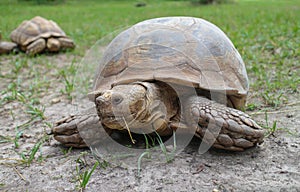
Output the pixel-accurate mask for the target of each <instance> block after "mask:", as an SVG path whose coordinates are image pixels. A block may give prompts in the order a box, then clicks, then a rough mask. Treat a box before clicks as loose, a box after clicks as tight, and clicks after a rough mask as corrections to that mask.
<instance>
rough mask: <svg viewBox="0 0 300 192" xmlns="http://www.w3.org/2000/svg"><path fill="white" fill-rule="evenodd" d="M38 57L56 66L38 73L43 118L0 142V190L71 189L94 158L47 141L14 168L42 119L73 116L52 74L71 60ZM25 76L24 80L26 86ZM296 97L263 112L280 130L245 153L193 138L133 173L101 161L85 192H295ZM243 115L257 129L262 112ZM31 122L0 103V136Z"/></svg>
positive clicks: (37, 135) (6, 66)
mask: <svg viewBox="0 0 300 192" xmlns="http://www.w3.org/2000/svg"><path fill="white" fill-rule="evenodd" d="M8 58H10V57H2V58H0V59H1V60H0V61H1V63H0V67H1V73H2V75H4V74H9V73H10V71H11V68H10V67H11V66H10V62H9V61H8ZM45 59H46V60H47V61H48V62H52V63H53V64H54V65H57V66H56V67H55V68H53V69H52V70H50V71H47V70H46V71H45V73H43V74H44V76H45V77H47V78H48V79H49V80H50V81H51V85H50V87H48V89H47V90H46V91H43V92H42V93H40V95H39V99H40V102H41V104H42V105H44V106H45V113H44V115H45V120H36V121H35V122H33V123H32V124H31V126H30V127H29V128H27V129H25V130H24V131H23V134H22V135H21V137H20V139H19V140H18V143H19V147H18V148H16V147H15V144H14V142H13V141H7V142H0V191H39V192H40V191H77V190H78V184H79V182H78V177H79V175H80V173H82V172H83V171H84V170H90V169H91V167H92V166H93V165H94V163H95V162H96V160H97V159H96V158H95V157H94V156H93V155H92V154H91V152H90V151H89V150H88V149H71V150H70V151H68V148H65V147H63V146H61V145H60V144H59V143H58V142H56V141H55V140H54V139H53V138H52V136H50V137H49V138H48V139H47V140H46V141H45V142H44V143H43V144H42V146H41V147H40V148H39V150H38V152H37V153H36V155H35V159H34V160H33V161H32V163H31V164H30V165H26V164H22V163H21V162H22V161H20V160H21V157H20V154H21V153H22V152H24V151H30V150H31V149H32V148H33V146H34V145H35V144H36V143H37V141H38V140H39V139H41V138H42V137H44V136H45V135H46V133H47V132H50V128H49V127H48V126H46V125H45V122H52V123H53V122H55V121H56V120H58V119H60V118H61V117H64V116H68V115H69V114H70V113H72V112H74V106H73V105H72V104H71V102H70V101H69V100H68V99H67V97H66V96H65V95H63V94H61V92H60V90H61V89H63V88H64V84H63V83H62V81H60V80H59V79H58V78H57V76H55V74H56V71H57V70H58V69H59V68H63V67H66V66H68V65H70V62H71V61H72V60H73V59H74V58H72V57H70V56H69V57H68V56H65V55H64V54H59V55H52V56H47V57H45ZM29 67H34V66H32V65H29ZM35 67H38V68H41V70H44V69H43V66H42V64H39V63H37V64H36V66H35ZM26 70H28V69H24V71H26ZM24 73H25V72H24ZM31 78H32V77H28V78H27V79H26V80H24V82H23V83H24V84H26V83H30V80H31ZM10 81H11V80H9V79H5V78H1V81H0V88H1V89H4V88H6V87H7V86H8V84H9V82H10ZM298 96H299V95H291V96H289V103H290V104H287V105H285V106H281V107H280V108H276V109H274V108H270V109H269V113H268V122H269V123H270V124H271V125H270V126H272V123H273V122H274V121H276V122H277V125H276V127H278V128H282V129H278V130H276V131H275V133H274V134H272V135H270V136H268V137H267V138H265V142H264V143H263V144H262V145H260V146H258V147H255V148H252V149H249V150H247V151H245V152H236V153H233V152H225V151H219V150H214V149H211V150H209V151H208V152H206V153H204V154H198V153H197V142H199V140H195V141H193V142H192V143H191V144H190V146H189V147H188V148H187V149H186V150H185V151H183V152H181V153H180V154H179V155H178V156H176V157H175V159H174V160H173V161H172V162H169V163H166V162H155V163H151V164H146V163H145V164H143V163H142V169H141V171H140V174H139V175H138V163H136V167H123V166H114V165H105V164H104V163H102V164H101V166H99V167H97V169H96V170H95V172H94V173H93V174H92V176H91V178H90V180H89V183H88V185H87V188H86V189H85V191H116V192H117V191H118V192H119V191H215V192H216V191H223V192H225V191H280V192H283V191H288V192H297V191H300V163H299V162H300V139H299V135H300V113H299V111H300V104H299V97H298ZM250 99H251V103H254V102H260V100H259V98H252V97H251V96H250ZM248 113H249V114H252V117H253V118H254V119H255V120H256V121H257V122H258V123H259V124H261V125H265V124H266V121H265V114H264V113H261V112H260V111H259V109H257V110H256V111H251V112H248ZM30 117H31V116H29V115H28V114H26V113H24V105H23V104H21V103H20V102H17V101H12V102H7V103H4V105H3V106H1V108H0V136H5V137H7V138H12V139H13V138H15V136H16V129H15V128H16V126H18V125H21V124H23V123H24V122H26V121H28V120H29V119H30ZM25 154H27V153H25ZM76 168H78V170H79V173H78V172H77V171H76Z"/></svg>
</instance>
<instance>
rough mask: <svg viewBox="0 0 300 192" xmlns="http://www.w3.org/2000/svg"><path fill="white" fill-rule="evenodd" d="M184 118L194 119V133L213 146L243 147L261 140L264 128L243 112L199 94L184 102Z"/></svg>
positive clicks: (248, 146)
mask: <svg viewBox="0 0 300 192" xmlns="http://www.w3.org/2000/svg"><path fill="white" fill-rule="evenodd" d="M185 113H186V118H187V122H188V121H194V122H195V121H197V122H198V123H197V124H198V127H197V128H196V135H197V136H199V137H200V138H202V140H203V141H204V142H206V143H208V144H210V145H212V146H213V147H215V148H219V149H225V150H231V151H243V150H244V149H246V148H250V147H253V146H255V145H256V144H260V143H262V142H263V138H264V130H262V128H261V127H260V126H259V125H257V123H255V121H253V120H252V119H251V118H250V117H249V116H248V115H247V114H246V113H244V112H242V111H239V110H237V109H233V108H229V107H227V106H225V105H222V104H220V103H217V102H214V101H211V100H209V99H207V98H204V97H201V96H193V97H190V98H189V99H188V101H187V103H186V104H185Z"/></svg>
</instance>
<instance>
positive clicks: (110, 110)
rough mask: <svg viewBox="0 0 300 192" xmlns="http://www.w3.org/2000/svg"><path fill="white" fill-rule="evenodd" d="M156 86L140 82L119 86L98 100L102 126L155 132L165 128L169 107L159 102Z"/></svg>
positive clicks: (98, 97) (97, 105) (137, 131)
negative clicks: (154, 130) (167, 108)
mask: <svg viewBox="0 0 300 192" xmlns="http://www.w3.org/2000/svg"><path fill="white" fill-rule="evenodd" d="M158 96H159V89H158V88H157V87H155V84H152V83H146V82H138V83H134V84H126V85H116V86H114V87H113V88H112V89H110V90H107V91H104V92H102V93H101V94H100V95H99V96H97V97H96V99H95V104H96V108H97V112H98V116H99V117H100V120H101V123H102V124H103V125H105V126H106V127H108V128H110V129H118V130H123V129H130V130H131V131H133V132H135V133H149V132H153V125H154V127H155V129H156V128H160V127H161V126H165V125H166V122H167V121H166V114H167V111H166V107H164V105H162V102H161V101H160V100H159V99H158Z"/></svg>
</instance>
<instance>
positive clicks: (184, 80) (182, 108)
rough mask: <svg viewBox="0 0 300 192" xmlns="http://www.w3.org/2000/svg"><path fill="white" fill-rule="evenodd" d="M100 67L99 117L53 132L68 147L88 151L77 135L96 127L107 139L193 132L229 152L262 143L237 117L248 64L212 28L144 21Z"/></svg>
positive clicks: (80, 118) (74, 119)
mask: <svg viewBox="0 0 300 192" xmlns="http://www.w3.org/2000/svg"><path fill="white" fill-rule="evenodd" d="M99 62H100V68H99V71H98V72H97V75H96V78H95V80H94V88H93V91H92V92H91V93H90V94H89V96H90V97H89V98H90V99H91V101H93V102H94V104H95V105H94V107H95V109H96V110H95V113H94V114H85V113H82V114H78V115H75V116H70V117H67V118H65V119H62V120H60V121H58V122H57V123H56V125H55V126H54V128H53V129H52V133H53V134H54V138H55V139H56V140H57V141H59V142H61V143H63V144H64V145H66V146H74V147H84V146H86V136H84V139H83V138H82V137H81V136H83V135H80V134H82V133H83V132H84V131H78V128H79V126H81V127H83V130H87V131H88V130H89V129H92V128H90V126H89V125H91V124H95V122H98V125H99V128H101V129H102V128H104V129H105V130H106V132H107V133H108V134H113V133H114V132H121V133H122V132H123V133H124V134H127V133H126V132H127V131H128V130H126V129H130V131H132V132H134V133H137V132H139V133H150V132H153V131H156V132H157V133H158V134H159V135H161V136H166V135H172V134H173V132H174V131H176V130H179V129H188V128H189V127H191V126H194V127H193V129H194V130H195V132H193V133H194V134H195V135H196V136H198V137H200V138H201V139H202V140H203V141H204V142H206V143H208V144H210V145H212V146H213V147H215V148H220V149H225V150H231V151H243V150H244V149H246V148H250V147H253V146H255V145H256V144H260V143H262V142H263V137H264V131H263V130H262V128H261V127H260V126H259V125H257V124H256V123H255V122H254V121H253V120H252V119H251V118H250V117H249V116H248V115H247V114H245V113H244V112H242V111H240V110H239V109H241V108H243V107H244V106H245V102H246V96H247V91H248V77H247V73H246V68H245V65H244V62H243V60H242V58H241V56H240V54H239V53H238V51H237V50H236V49H235V47H234V45H233V44H232V42H231V41H230V40H229V39H228V37H227V36H226V35H225V34H224V33H223V32H222V31H221V30H220V29H219V28H218V27H217V26H215V25H213V24H211V23H209V22H208V21H205V20H203V19H199V18H192V17H166V18H157V19H150V20H146V21H143V22H141V23H138V24H136V25H134V26H132V27H131V28H129V29H127V30H125V31H124V32H122V33H121V34H119V35H118V36H117V37H116V38H115V39H114V40H113V41H112V42H111V43H110V44H109V46H108V47H107V49H106V51H105V52H104V56H103V58H102V59H101V61H99ZM79 89H80V88H79ZM182 98H183V99H182ZM126 122H127V123H126ZM81 129H82V128H81ZM96 132H97V130H96V131H95V130H94V132H93V131H92V134H91V135H96V134H97V133H96ZM129 136H130V134H128V140H129ZM98 138H99V137H98ZM100 138H101V137H100Z"/></svg>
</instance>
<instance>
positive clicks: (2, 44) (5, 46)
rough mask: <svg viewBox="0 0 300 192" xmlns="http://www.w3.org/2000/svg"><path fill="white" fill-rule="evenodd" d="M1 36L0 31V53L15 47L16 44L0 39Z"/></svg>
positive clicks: (8, 51) (7, 51)
mask: <svg viewBox="0 0 300 192" xmlns="http://www.w3.org/2000/svg"><path fill="white" fill-rule="evenodd" d="M1 39H2V36H1V33H0V54H5V53H10V52H12V51H14V50H16V49H17V44H16V43H13V42H7V41H1Z"/></svg>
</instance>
